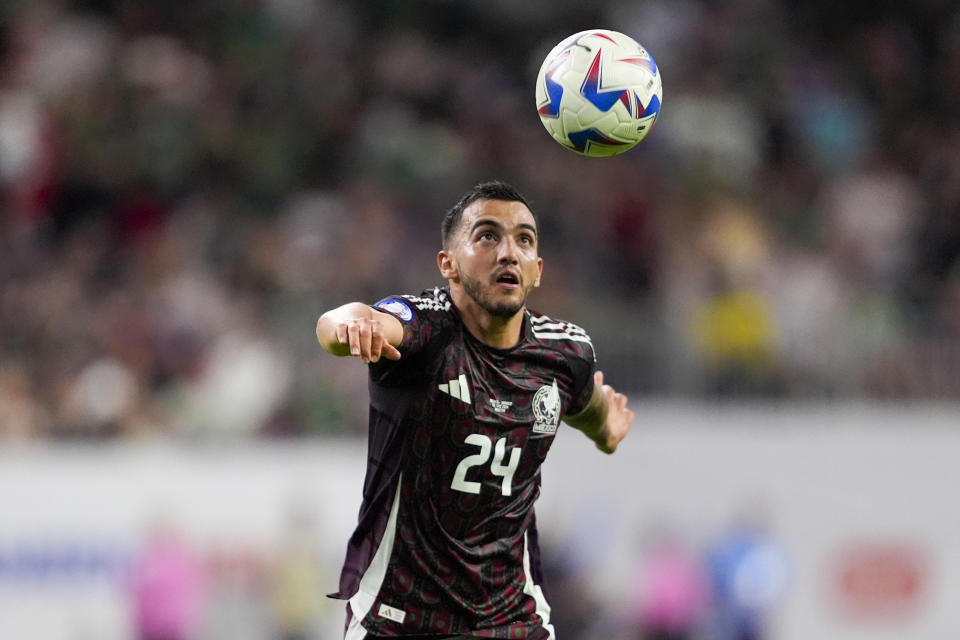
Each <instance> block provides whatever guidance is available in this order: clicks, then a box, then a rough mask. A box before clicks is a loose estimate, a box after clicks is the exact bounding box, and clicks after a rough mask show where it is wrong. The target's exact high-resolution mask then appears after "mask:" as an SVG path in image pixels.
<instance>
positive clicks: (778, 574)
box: [706, 513, 789, 640]
mask: <svg viewBox="0 0 960 640" xmlns="http://www.w3.org/2000/svg"><path fill="white" fill-rule="evenodd" d="M706 567H707V571H708V572H709V579H710V588H711V596H712V602H711V604H712V608H711V612H710V615H709V618H708V622H707V624H708V631H709V637H711V638H715V639H716V640H763V638H766V637H768V626H769V621H770V617H771V615H772V614H773V612H774V610H775V608H776V607H777V606H778V605H779V604H780V603H781V602H782V601H783V598H784V596H785V595H786V593H787V587H788V583H789V562H788V558H787V553H786V551H785V550H784V548H783V547H782V546H781V545H780V544H779V543H778V542H777V541H776V540H775V539H774V538H773V536H772V535H771V534H770V533H769V531H768V530H767V527H766V526H765V521H764V520H763V519H762V518H761V517H759V516H758V515H757V514H756V513H749V514H743V515H741V516H740V517H738V518H737V519H736V520H735V521H734V523H733V525H732V526H731V527H730V528H729V530H727V531H725V532H724V533H722V534H721V535H720V536H719V537H718V538H717V540H715V541H714V542H713V544H711V545H710V546H709V547H708V549H707V554H706Z"/></svg>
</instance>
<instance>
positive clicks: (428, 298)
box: [403, 287, 453, 312]
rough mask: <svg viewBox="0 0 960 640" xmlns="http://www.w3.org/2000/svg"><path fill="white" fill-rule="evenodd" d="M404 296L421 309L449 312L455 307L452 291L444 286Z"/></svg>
mask: <svg viewBox="0 0 960 640" xmlns="http://www.w3.org/2000/svg"><path fill="white" fill-rule="evenodd" d="M403 298H404V299H405V300H407V301H409V302H410V304H412V305H413V306H414V307H415V308H416V309H417V310H419V311H442V312H448V311H450V309H451V307H453V301H452V300H451V299H450V292H448V291H447V290H446V289H444V288H442V287H434V288H433V289H428V290H426V291H424V292H422V293H421V294H420V295H404V296H403Z"/></svg>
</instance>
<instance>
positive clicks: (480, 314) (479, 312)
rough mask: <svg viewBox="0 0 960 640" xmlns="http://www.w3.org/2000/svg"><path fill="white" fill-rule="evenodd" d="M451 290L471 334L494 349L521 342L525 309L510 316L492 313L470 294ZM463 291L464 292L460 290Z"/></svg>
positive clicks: (455, 303)
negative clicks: (503, 316) (505, 316)
mask: <svg viewBox="0 0 960 640" xmlns="http://www.w3.org/2000/svg"><path fill="white" fill-rule="evenodd" d="M457 293H458V292H457V291H456V290H451V294H452V295H451V297H452V298H453V304H454V305H456V307H457V310H458V311H460V317H461V318H462V319H463V324H464V326H466V327H467V331H469V332H470V334H471V335H472V336H473V337H474V338H476V339H477V340H479V341H480V342H482V343H484V344H485V345H487V346H490V347H493V348H494V349H509V348H510V347H514V346H516V345H517V343H518V342H520V331H521V330H522V329H523V311H524V310H523V309H522V308H521V309H520V311H518V312H517V313H515V314H513V315H512V316H510V317H509V318H502V317H500V316H494V315H491V314H490V313H489V312H488V311H486V310H485V309H484V308H483V307H481V306H480V305H478V304H477V303H476V301H474V300H473V299H472V298H470V296H468V295H459V296H458V295H457ZM460 293H462V292H460Z"/></svg>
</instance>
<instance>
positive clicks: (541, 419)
mask: <svg viewBox="0 0 960 640" xmlns="http://www.w3.org/2000/svg"><path fill="white" fill-rule="evenodd" d="M533 417H534V419H535V420H536V422H534V424H533V432H534V433H556V432H557V427H558V426H559V425H560V390H559V389H558V388H557V381H556V380H554V381H553V384H545V385H543V386H542V387H540V388H539V389H537V392H536V393H535V394H534V396H533Z"/></svg>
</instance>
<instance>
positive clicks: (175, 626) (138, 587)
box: [131, 523, 203, 640]
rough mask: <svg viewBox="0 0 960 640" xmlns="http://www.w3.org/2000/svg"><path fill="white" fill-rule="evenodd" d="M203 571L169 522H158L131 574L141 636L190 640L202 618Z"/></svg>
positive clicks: (144, 638)
mask: <svg viewBox="0 0 960 640" xmlns="http://www.w3.org/2000/svg"><path fill="white" fill-rule="evenodd" d="M202 582H203V571H202V568H201V564H200V562H199V560H198V558H197V557H196V556H195V555H194V553H193V551H192V550H191V549H190V547H189V546H188V545H187V544H186V542H184V540H183V539H182V537H181V536H180V535H179V533H178V532H177V531H176V530H175V529H174V528H172V527H171V526H170V525H169V524H167V523H163V524H160V525H157V526H155V528H154V529H153V530H152V531H151V533H150V535H149V536H148V539H147V541H146V544H145V545H144V547H143V548H142V549H141V551H140V553H139V555H138V557H137V558H136V560H135V561H134V564H133V571H132V576H131V597H132V606H133V625H134V629H135V632H136V636H135V637H136V638H137V640H190V639H191V638H193V637H195V636H196V631H197V628H198V623H199V622H200V613H201V606H200V604H201V603H200V599H201V594H202Z"/></svg>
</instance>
